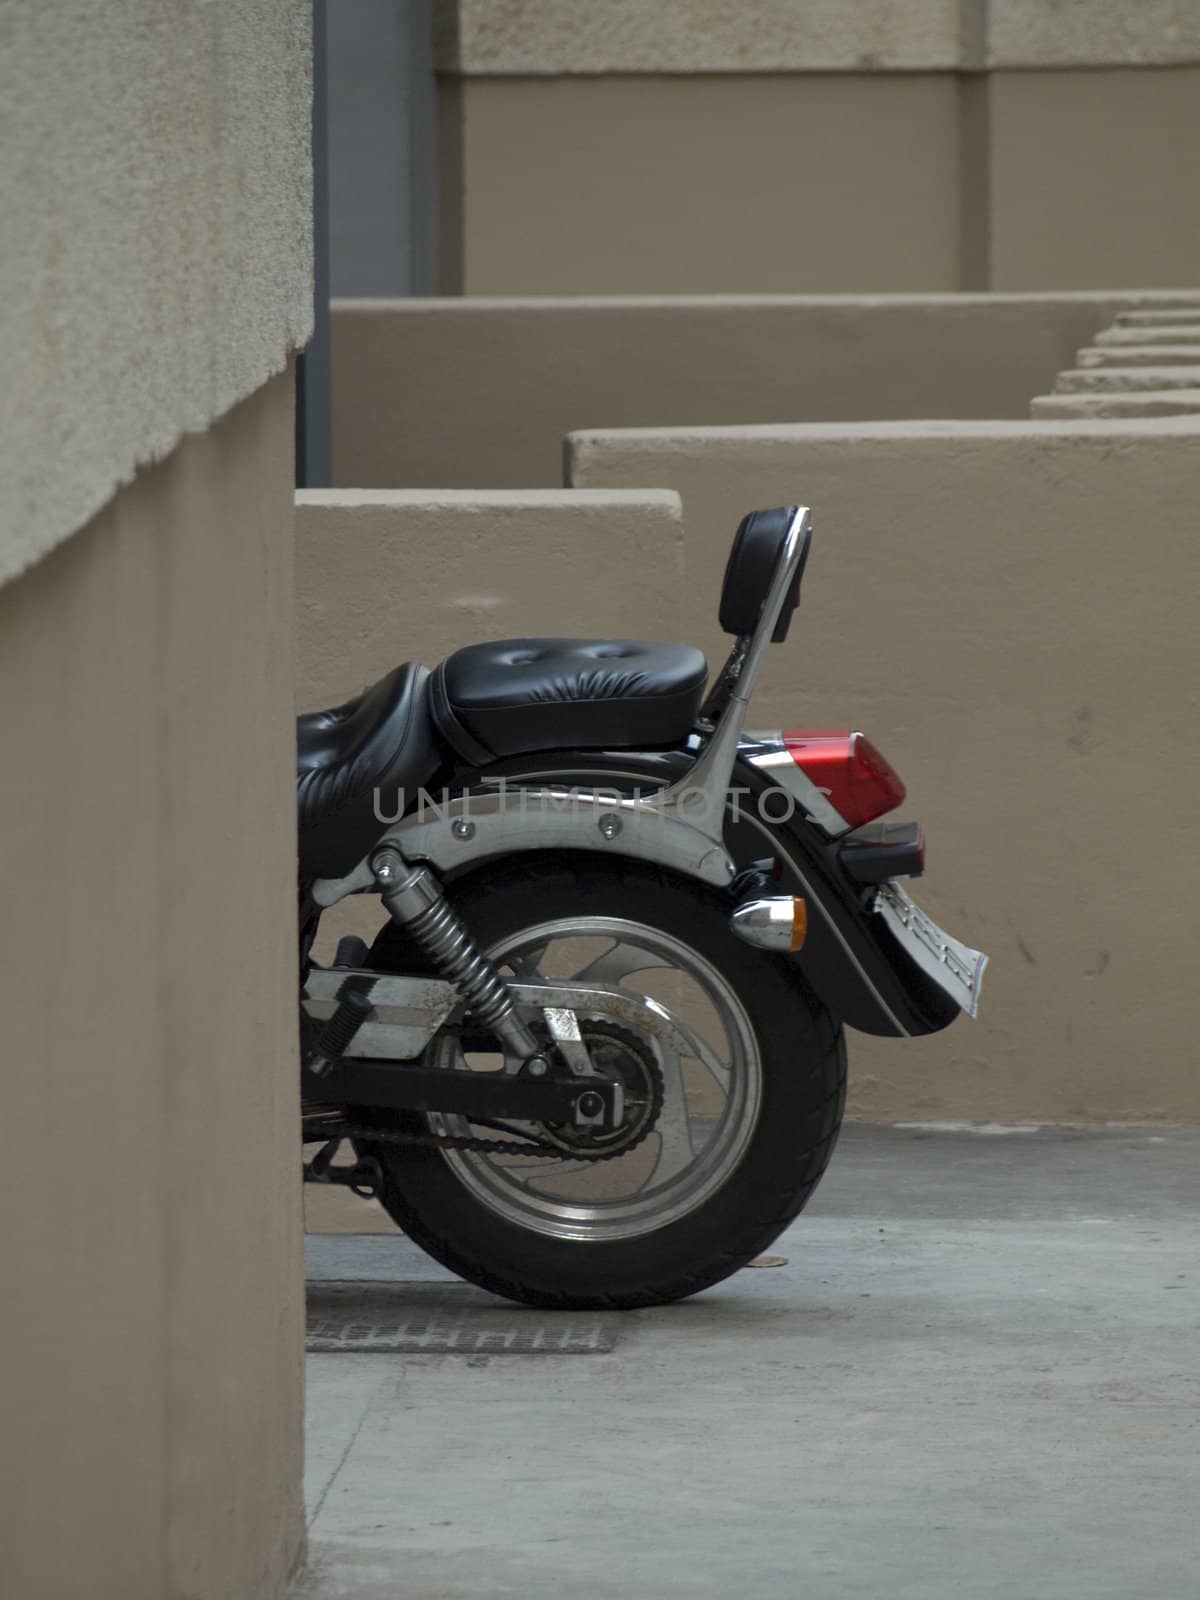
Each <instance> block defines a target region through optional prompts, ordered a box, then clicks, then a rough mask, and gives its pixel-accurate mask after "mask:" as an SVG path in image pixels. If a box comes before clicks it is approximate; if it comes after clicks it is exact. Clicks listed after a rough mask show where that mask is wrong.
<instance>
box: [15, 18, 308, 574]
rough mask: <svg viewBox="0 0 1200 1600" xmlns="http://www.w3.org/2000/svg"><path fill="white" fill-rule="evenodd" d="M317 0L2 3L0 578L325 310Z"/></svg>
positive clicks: (65, 530)
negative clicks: (316, 141)
mask: <svg viewBox="0 0 1200 1600" xmlns="http://www.w3.org/2000/svg"><path fill="white" fill-rule="evenodd" d="M310 22H311V6H310V4H309V3H308V0H225V3H224V4H221V5H200V6H164V5H162V4H161V3H160V0H104V4H102V5H100V4H96V3H95V0H54V3H53V4H51V5H48V4H46V3H44V0H10V3H9V4H8V5H6V6H5V8H4V16H3V18H2V19H0V108H2V109H0V179H2V181H3V189H4V206H5V236H4V255H3V263H2V265H0V291H2V292H0V348H3V350H4V358H5V373H4V380H5V381H4V384H3V393H2V395H0V438H2V439H3V440H4V471H3V472H2V473H0V583H2V582H3V581H4V580H5V579H6V578H8V577H11V576H12V575H14V574H15V573H17V572H20V571H22V570H23V569H24V568H25V567H26V566H28V565H29V563H30V562H32V561H34V560H36V559H37V558H38V556H40V555H42V554H43V553H44V552H45V551H47V550H49V549H51V548H52V547H53V546H54V545H55V544H56V543H57V542H59V541H60V540H61V539H64V538H66V537H67V536H68V535H69V534H71V533H73V532H74V531H75V530H76V529H77V528H79V527H80V526H81V525H82V524H83V523H84V522H85V521H86V520H87V519H88V518H89V517H91V516H93V515H94V514H95V513H96V512H97V511H98V510H99V509H100V507H101V506H102V505H104V504H105V502H106V501H107V500H108V499H109V498H110V497H111V495H112V494H113V492H114V490H115V489H116V488H117V487H118V485H120V484H122V483H125V482H127V481H128V480H129V479H130V478H131V477H132V475H133V472H134V469H135V468H136V467H138V466H139V465H141V464H142V463H144V462H147V461H154V460H159V459H161V458H162V457H163V456H165V455H166V454H167V452H168V451H169V450H171V449H172V448H173V447H174V445H175V444H176V443H177V442H178V440H179V438H180V437H181V435H182V434H183V433H184V432H187V431H191V430H197V429H201V428H204V427H207V426H208V424H209V423H210V422H211V421H212V420H213V419H214V418H215V417H218V416H220V415H222V414H223V413H224V412H225V411H227V410H228V409H229V407H230V406H232V405H233V404H234V403H235V402H236V401H238V400H240V399H242V398H243V397H245V396H246V395H248V394H250V393H251V392H252V391H253V390H254V389H256V388H257V387H258V386H259V385H260V384H261V383H263V382H264V381H265V380H266V379H267V378H268V377H270V376H271V375H272V374H274V373H278V372H280V371H282V370H283V367H284V365H285V364H286V362H287V359H288V355H289V352H290V351H291V350H293V349H294V348H296V347H297V346H299V345H301V344H303V343H304V341H305V340H306V339H307V337H308V335H309V331H310V329H311V326H312V291H311V246H310V239H309V235H310V231H311V217H312V212H311V205H310V199H309V196H310V185H311V178H310V163H309V125H310V98H311V76H310V44H309V29H310Z"/></svg>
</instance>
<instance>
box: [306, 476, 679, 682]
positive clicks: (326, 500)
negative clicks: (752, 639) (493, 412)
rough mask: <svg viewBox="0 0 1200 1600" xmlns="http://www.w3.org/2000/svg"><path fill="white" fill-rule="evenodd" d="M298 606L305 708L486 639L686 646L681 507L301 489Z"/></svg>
mask: <svg viewBox="0 0 1200 1600" xmlns="http://www.w3.org/2000/svg"><path fill="white" fill-rule="evenodd" d="M296 607H297V617H298V626H299V645H298V650H299V662H298V666H299V678H298V691H297V692H298V706H299V708H300V709H302V710H312V709H313V708H314V707H316V706H319V705H335V704H337V703H338V702H339V701H341V700H344V699H346V698H348V697H349V696H350V695H351V694H357V692H358V691H359V690H360V689H361V688H363V686H364V685H365V684H367V683H372V682H374V680H375V679H376V678H378V677H381V676H382V675H383V674H384V673H385V672H390V671H391V669H392V668H393V667H394V666H396V665H398V663H399V662H401V661H423V662H425V663H426V665H428V666H433V665H434V664H436V662H438V661H440V660H441V658H442V657H443V656H446V655H449V654H450V652H451V651H452V650H457V649H459V648H460V647H461V646H462V645H465V644H476V643H478V642H479V641H480V640H483V639H505V638H520V637H522V636H525V635H530V634H546V633H552V634H561V635H563V636H565V637H568V638H569V637H571V636H573V635H587V634H594V635H597V636H599V637H604V636H606V635H608V634H619V635H623V636H624V637H627V638H635V639H636V638H651V639H655V638H667V639H672V638H674V639H678V638H681V637H682V636H683V635H682V632H681V629H682V627H683V610H684V600H683V528H682V524H681V521H680V506H679V497H678V496H677V495H676V494H674V493H671V492H658V491H650V492H647V491H644V490H636V491H633V492H627V491H625V490H620V491H616V492H608V491H605V492H603V493H600V494H591V493H583V494H580V493H575V492H572V491H569V490H565V489H556V490H546V491H540V492H539V491H537V490H524V491H521V492H510V493H506V492H502V491H490V492H484V493H479V492H458V493H456V492H454V491H444V490H420V491H415V490H414V491H410V492H407V493H406V492H401V491H390V490H380V491H377V492H372V491H369V490H368V491H361V490H345V491H343V490H337V489H306V490H301V491H300V492H299V493H298V494H297V495H296Z"/></svg>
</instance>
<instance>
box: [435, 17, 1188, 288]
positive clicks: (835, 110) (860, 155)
mask: <svg viewBox="0 0 1200 1600" xmlns="http://www.w3.org/2000/svg"><path fill="white" fill-rule="evenodd" d="M439 9H440V19H439V21H440V27H439V32H438V51H437V61H438V66H439V70H440V73H441V79H440V101H441V105H440V142H441V152H442V164H443V180H442V218H443V234H442V252H441V254H442V278H441V284H442V290H443V292H444V293H465V294H475V295H497V294H609V293H633V294H649V293H719V292H748V293H764V292H775V291H779V292H799V291H806V292H807V291H821V292H839V291H840V292H846V291H864V292H882V291H887V292H898V291H905V290H928V291H938V290H950V289H1002V290H1003V289H1043V290H1044V289H1055V288H1062V289H1077V288H1086V287H1101V286H1104V287H1109V286H1112V285H1129V286H1131V287H1132V286H1144V285H1155V286H1163V287H1167V286H1170V285H1173V284H1188V283H1191V282H1193V281H1194V278H1195V262H1196V246H1197V242H1198V233H1197V230H1198V229H1200V222H1198V221H1197V220H1196V215H1195V212H1196V208H1195V207H1194V206H1193V205H1192V204H1191V195H1192V194H1193V192H1194V190H1195V185H1196V177H1197V159H1198V158H1197V157H1196V155H1195V151H1196V149H1197V148H1198V146H1200V94H1197V88H1198V86H1200V13H1198V12H1197V10H1196V7H1195V6H1194V5H1192V4H1190V3H1188V0H1143V3H1141V4H1139V5H1138V6H1136V7H1131V6H1129V5H1128V4H1127V3H1122V0H1067V3H1065V4H1064V3H1062V0H964V3H960V0H902V3H899V4H891V3H885V0H872V3H870V4H856V5H853V6H851V5H846V4H843V3H841V0H820V3H817V4H805V5H803V6H798V5H795V4H789V3H788V0H753V3H750V4H745V5H738V6H729V5H727V4H720V3H717V0H665V3H662V4H656V5H654V6H646V5H642V4H639V3H637V0H614V3H611V4H606V5H604V6H596V5H591V4H587V3H585V0H512V3H506V4H505V5H503V6H497V5H495V4H492V3H489V0H444V3H443V4H442V5H441V7H440V8H439Z"/></svg>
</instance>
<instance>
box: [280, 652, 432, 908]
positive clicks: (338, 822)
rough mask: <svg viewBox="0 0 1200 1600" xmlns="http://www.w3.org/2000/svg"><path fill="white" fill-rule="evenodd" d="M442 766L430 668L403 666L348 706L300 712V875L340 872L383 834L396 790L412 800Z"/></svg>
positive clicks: (394, 808) (325, 875) (324, 875)
mask: <svg viewBox="0 0 1200 1600" xmlns="http://www.w3.org/2000/svg"><path fill="white" fill-rule="evenodd" d="M440 765H441V756H440V753H439V751H438V747H437V741H436V739H435V737H434V731H433V726H432V723H431V721H430V716H429V674H428V672H427V671H426V670H425V668H424V667H419V666H412V665H408V666H403V667H397V668H396V670H395V671H394V672H389V673H388V675H387V677H386V678H381V679H380V680H379V682H378V683H376V684H374V685H373V686H372V687H371V688H369V689H364V690H363V692H362V694H360V695H357V696H356V697H355V698H354V699H353V700H348V701H347V702H346V704H345V705H344V706H335V707H334V708H333V709H332V710H330V711H313V712H310V713H308V714H307V715H306V716H302V717H297V718H296V800H297V807H298V811H299V825H300V876H301V877H302V878H340V877H344V876H345V874H346V873H348V872H350V871H351V870H352V869H353V868H354V867H356V866H357V865H358V863H359V862H360V861H361V860H362V858H363V857H364V856H365V855H366V853H367V851H368V850H370V848H371V846H372V845H373V844H374V843H375V841H376V840H377V839H378V838H379V837H380V835H381V834H382V833H383V831H384V828H385V827H386V823H384V822H380V820H379V818H378V817H377V816H376V805H375V791H376V789H378V790H379V791H380V794H379V800H380V810H381V811H383V813H384V815H385V816H386V817H389V818H390V817H391V816H392V815H393V814H394V813H395V812H396V811H397V810H398V809H399V804H400V802H399V801H398V799H397V795H398V794H399V793H403V794H405V795H407V796H408V798H409V800H410V801H411V800H415V798H416V793H417V790H418V789H420V788H421V787H423V786H425V785H427V784H428V783H429V782H430V780H431V779H432V778H433V776H434V774H435V773H436V772H437V770H438V767H439V766H440Z"/></svg>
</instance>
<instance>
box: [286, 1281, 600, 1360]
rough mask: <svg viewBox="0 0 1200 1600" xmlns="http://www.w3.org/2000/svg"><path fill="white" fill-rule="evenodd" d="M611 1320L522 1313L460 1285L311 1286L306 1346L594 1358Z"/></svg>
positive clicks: (317, 1351)
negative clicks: (587, 1356) (458, 1286)
mask: <svg viewBox="0 0 1200 1600" xmlns="http://www.w3.org/2000/svg"><path fill="white" fill-rule="evenodd" d="M614 1321H615V1319H611V1318H605V1319H596V1318H590V1317H580V1316H574V1315H571V1314H569V1313H559V1314H557V1315H556V1314H550V1315H547V1314H546V1313H544V1312H538V1311H532V1310H529V1311H526V1310H522V1309H521V1308H520V1307H516V1306H508V1305H505V1304H504V1303H503V1302H498V1301H496V1300H495V1299H493V1297H492V1296H491V1295H486V1294H483V1293H482V1292H481V1291H480V1290H477V1289H472V1288H470V1287H468V1286H465V1285H464V1286H463V1287H462V1288H461V1289H459V1288H457V1287H456V1286H455V1285H444V1284H430V1283H314V1284H310V1285H309V1291H308V1337H307V1340H306V1348H307V1349H308V1350H309V1351H310V1352H311V1353H313V1354H314V1355H327V1354H332V1353H336V1352H341V1351H346V1352H350V1353H354V1354H359V1355H361V1354H365V1353H371V1352H377V1353H379V1354H381V1355H469V1356H476V1355H494V1356H504V1355H509V1356H518V1355H559V1356H568V1355H570V1356H576V1355H596V1354H600V1353H603V1352H604V1351H606V1350H612V1349H613V1348H614V1347H615V1346H616V1342H617V1332H616V1328H615V1326H614Z"/></svg>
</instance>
